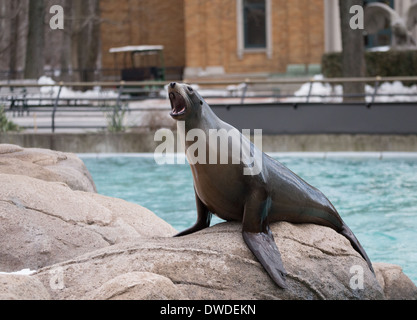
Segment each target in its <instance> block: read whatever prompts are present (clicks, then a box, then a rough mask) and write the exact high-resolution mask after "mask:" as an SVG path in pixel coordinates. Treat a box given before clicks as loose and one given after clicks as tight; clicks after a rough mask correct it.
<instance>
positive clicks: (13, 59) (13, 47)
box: [9, 1, 20, 79]
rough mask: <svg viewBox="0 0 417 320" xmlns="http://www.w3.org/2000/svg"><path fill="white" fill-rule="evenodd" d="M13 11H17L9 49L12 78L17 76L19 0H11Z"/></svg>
mask: <svg viewBox="0 0 417 320" xmlns="http://www.w3.org/2000/svg"><path fill="white" fill-rule="evenodd" d="M10 4H11V12H12V13H15V14H13V16H12V17H11V20H10V40H9V41H10V49H9V72H10V79H16V78H17V74H16V72H17V43H18V34H19V32H18V31H19V13H18V12H17V10H18V9H19V5H20V3H19V1H11V3H10Z"/></svg>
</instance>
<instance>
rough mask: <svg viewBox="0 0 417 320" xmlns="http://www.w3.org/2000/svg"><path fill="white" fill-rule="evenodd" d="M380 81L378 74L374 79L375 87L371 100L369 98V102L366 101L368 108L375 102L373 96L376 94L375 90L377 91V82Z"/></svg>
mask: <svg viewBox="0 0 417 320" xmlns="http://www.w3.org/2000/svg"><path fill="white" fill-rule="evenodd" d="M380 81H381V77H380V76H377V77H376V79H375V88H374V93H373V94H372V100H371V102H370V103H368V105H367V106H368V108H370V107H371V105H372V104H373V103H374V102H375V96H376V94H377V92H378V86H379V82H380Z"/></svg>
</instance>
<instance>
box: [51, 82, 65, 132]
mask: <svg viewBox="0 0 417 320" xmlns="http://www.w3.org/2000/svg"><path fill="white" fill-rule="evenodd" d="M62 85H63V83H62V82H60V83H59V90H58V94H57V95H56V98H55V103H54V109H53V110H52V132H55V113H56V109H57V107H58V102H59V96H60V95H61V90H62Z"/></svg>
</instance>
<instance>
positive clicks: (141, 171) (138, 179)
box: [79, 154, 417, 283]
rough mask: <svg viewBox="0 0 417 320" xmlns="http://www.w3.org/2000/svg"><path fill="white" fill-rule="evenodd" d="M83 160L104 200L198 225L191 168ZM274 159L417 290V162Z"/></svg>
mask: <svg viewBox="0 0 417 320" xmlns="http://www.w3.org/2000/svg"><path fill="white" fill-rule="evenodd" d="M79 156H80V157H81V159H83V161H84V162H85V164H86V166H87V168H88V170H89V171H90V173H91V175H92V176H93V179H94V182H95V183H96V186H97V189H98V192H99V193H100V194H103V195H107V196H111V197H117V198H121V199H124V200H126V201H129V202H134V203H137V204H140V205H142V206H144V207H146V208H148V209H150V210H151V211H153V212H154V213H155V214H157V215H158V216H159V217H161V218H162V219H164V220H165V221H167V222H168V223H170V224H171V225H172V226H174V227H175V228H176V229H177V230H179V231H180V230H183V229H185V228H188V227H190V226H191V225H192V224H193V223H194V222H195V219H196V209H195V199H194V190H193V181H192V175H191V170H190V168H189V166H188V164H175V165H157V164H156V163H155V160H154V158H153V156H152V155H99V156H97V155H82V154H81V155H79ZM273 157H274V158H276V159H278V160H279V161H281V162H282V163H283V164H285V165H286V166H287V167H288V168H290V169H291V170H292V171H294V172H295V173H296V174H298V175H299V176H301V177H302V178H303V179H305V180H306V181H307V182H309V183H310V184H312V185H314V186H315V187H317V188H319V189H320V190H321V191H322V192H323V193H324V194H325V195H326V196H327V197H328V198H329V199H330V201H331V202H332V203H333V204H334V206H335V207H336V208H337V210H338V212H339V213H340V215H341V216H342V218H343V219H344V221H345V222H346V223H347V225H348V226H349V227H350V228H351V229H352V230H353V232H354V233H355V235H356V236H357V238H358V239H359V241H360V242H361V243H362V245H363V247H364V248H365V250H366V251H367V253H368V255H369V257H370V258H371V260H372V261H375V262H378V261H379V262H387V263H393V264H398V265H400V266H402V267H403V271H404V272H405V273H406V274H407V275H408V276H409V277H410V278H411V279H412V280H413V281H414V283H417V241H416V235H417V157H409V156H408V157H406V156H404V157H402V156H401V155H399V156H395V157H383V158H382V159H381V158H380V157H379V156H378V155H376V156H375V155H372V156H369V155H367V156H364V155H361V154H357V155H354V156H352V155H349V156H348V157H347V156H343V155H340V154H336V155H332V154H325V155H317V154H303V155H286V154H282V155H273ZM220 221H221V220H220V219H218V218H216V219H214V220H213V222H214V223H218V222H220Z"/></svg>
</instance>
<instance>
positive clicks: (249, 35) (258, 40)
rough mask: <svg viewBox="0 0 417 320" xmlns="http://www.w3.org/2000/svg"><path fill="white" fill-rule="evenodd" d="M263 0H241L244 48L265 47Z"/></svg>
mask: <svg viewBox="0 0 417 320" xmlns="http://www.w3.org/2000/svg"><path fill="white" fill-rule="evenodd" d="M265 5H266V4H265V0H243V30H244V39H245V49H248V48H266V7H265Z"/></svg>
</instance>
